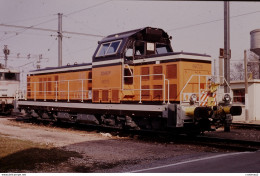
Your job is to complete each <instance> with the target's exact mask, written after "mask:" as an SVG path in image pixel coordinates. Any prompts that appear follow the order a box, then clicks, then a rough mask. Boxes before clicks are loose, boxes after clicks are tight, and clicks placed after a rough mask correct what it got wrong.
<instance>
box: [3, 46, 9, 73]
mask: <svg viewBox="0 0 260 176" xmlns="http://www.w3.org/2000/svg"><path fill="white" fill-rule="evenodd" d="M3 52H4V54H5V68H7V57H8V55H9V54H10V50H9V49H8V48H7V45H5V46H4V49H3Z"/></svg>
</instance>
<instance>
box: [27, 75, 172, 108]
mask: <svg viewBox="0 0 260 176" xmlns="http://www.w3.org/2000/svg"><path fill="white" fill-rule="evenodd" d="M145 76H149V77H151V76H162V77H163V78H162V80H161V81H162V85H163V87H162V88H161V89H152V88H151V89H143V88H142V83H143V81H144V80H143V79H142V78H143V77H145ZM126 77H132V78H134V77H139V79H140V85H139V89H124V88H118V89H121V91H129V90H130V91H131V90H132V91H139V95H140V99H139V103H142V91H143V90H162V91H163V103H166V99H167V103H168V104H169V103H170V81H169V80H168V79H166V76H165V74H148V75H132V76H124V78H126ZM90 80H92V79H73V80H59V81H41V82H40V81H31V82H27V85H28V84H31V86H32V87H33V90H31V91H28V90H27V95H26V99H27V97H28V93H33V95H31V96H33V99H34V101H36V100H37V99H38V98H39V97H37V96H39V95H37V93H41V95H40V96H43V100H44V101H46V100H47V98H48V94H49V93H54V96H55V98H54V99H55V101H58V95H60V94H61V93H67V101H68V102H69V101H70V100H71V99H72V98H71V93H73V92H74V93H75V92H78V93H79V94H80V96H81V102H83V101H84V99H87V98H86V97H84V93H86V92H88V90H84V81H90ZM76 81H77V82H80V84H81V90H71V86H70V85H71V84H72V83H73V82H76ZM166 81H167V83H168V85H167V87H168V92H167V95H166ZM40 83H41V84H43V90H41V91H40V90H37V84H40ZM48 83H54V84H55V86H54V89H53V88H52V89H51V90H48ZM60 83H63V84H64V85H65V84H67V86H66V87H67V90H58V87H59V84H60ZM94 89H100V88H92V90H94ZM102 89H103V88H102ZM52 96H53V95H52ZM85 96H86V95H85ZM166 97H167V98H166Z"/></svg>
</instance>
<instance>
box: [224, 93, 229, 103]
mask: <svg viewBox="0 0 260 176" xmlns="http://www.w3.org/2000/svg"><path fill="white" fill-rule="evenodd" d="M223 101H224V102H226V103H229V102H230V101H231V97H230V95H229V94H225V95H224V97H223Z"/></svg>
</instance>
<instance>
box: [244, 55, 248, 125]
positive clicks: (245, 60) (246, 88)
mask: <svg viewBox="0 0 260 176" xmlns="http://www.w3.org/2000/svg"><path fill="white" fill-rule="evenodd" d="M244 65H245V66H244V67H245V122H246V123H248V122H249V112H248V107H249V106H248V103H249V101H248V78H247V57H246V50H244Z"/></svg>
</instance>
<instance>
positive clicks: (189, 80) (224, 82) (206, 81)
mask: <svg viewBox="0 0 260 176" xmlns="http://www.w3.org/2000/svg"><path fill="white" fill-rule="evenodd" d="M194 77H198V79H199V80H198V83H197V84H198V86H199V87H198V92H184V90H185V89H186V87H187V86H188V85H189V84H190V82H191V80H192V79H193V78H194ZM201 77H205V78H206V80H205V84H206V87H208V80H209V78H210V79H216V78H217V79H218V78H219V81H220V82H222V83H220V84H219V85H218V87H220V86H223V84H226V85H227V86H228V87H229V89H230V90H231V91H232V89H231V87H230V85H229V84H228V82H227V81H226V79H225V78H224V77H223V76H212V75H191V76H190V78H189V79H188V81H187V82H186V84H185V85H184V86H183V88H182V90H181V91H180V104H183V103H185V100H184V98H185V96H186V95H192V94H196V95H198V98H199V99H198V103H199V105H200V104H201V103H203V102H206V100H205V101H203V100H201V96H202V91H203V90H204V91H208V90H207V89H204V88H203V89H201V88H200V84H201ZM221 79H222V80H223V81H221ZM219 94H221V93H220V92H219V88H218V89H217V92H216V97H215V100H216V103H218V95H219ZM229 94H231V93H229ZM184 95H185V96H184ZM186 102H189V101H186Z"/></svg>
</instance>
